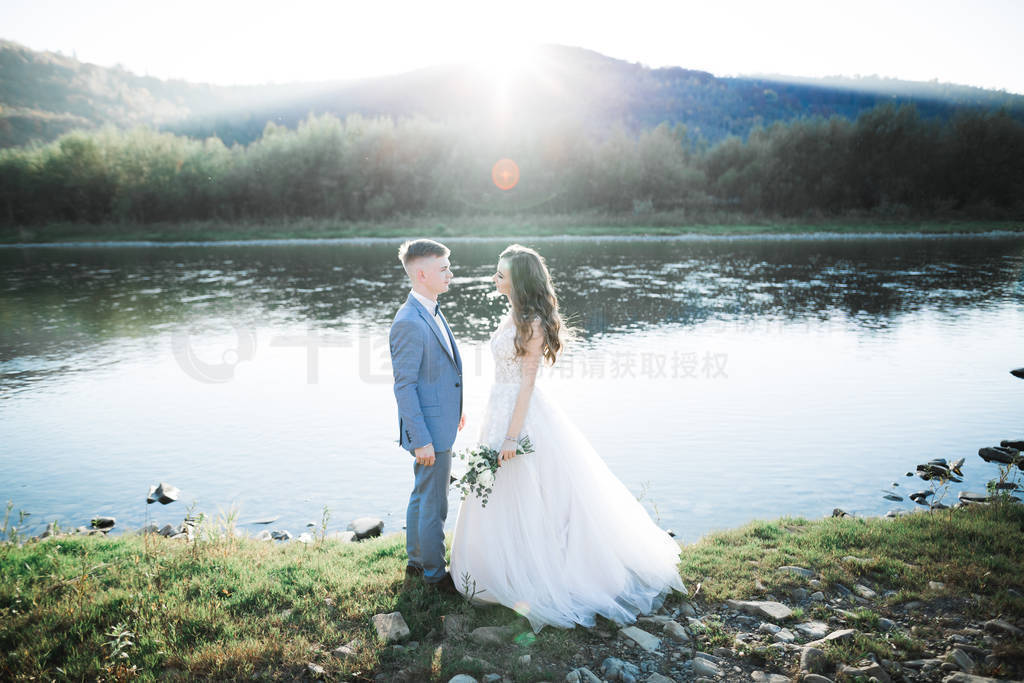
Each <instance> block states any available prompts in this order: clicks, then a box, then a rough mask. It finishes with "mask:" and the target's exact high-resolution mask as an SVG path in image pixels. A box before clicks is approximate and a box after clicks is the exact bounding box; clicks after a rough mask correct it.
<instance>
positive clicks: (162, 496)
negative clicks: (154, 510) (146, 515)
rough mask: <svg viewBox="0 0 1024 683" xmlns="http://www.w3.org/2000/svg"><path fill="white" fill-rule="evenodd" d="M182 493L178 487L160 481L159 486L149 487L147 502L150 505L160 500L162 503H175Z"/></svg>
mask: <svg viewBox="0 0 1024 683" xmlns="http://www.w3.org/2000/svg"><path fill="white" fill-rule="evenodd" d="M180 495H181V491H179V490H178V489H177V487H174V486H171V485H170V484H165V483H163V482H160V484H159V485H157V486H150V487H149V495H148V496H146V504H147V505H149V504H151V503H156V502H158V501H159V502H160V504H161V505H167V504H168V503H173V502H174V501H176V500H178V497H179V496H180Z"/></svg>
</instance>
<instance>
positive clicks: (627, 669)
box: [601, 657, 640, 683]
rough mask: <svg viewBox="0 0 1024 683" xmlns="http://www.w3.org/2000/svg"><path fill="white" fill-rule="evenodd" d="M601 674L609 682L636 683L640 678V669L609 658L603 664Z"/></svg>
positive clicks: (634, 665)
mask: <svg viewBox="0 0 1024 683" xmlns="http://www.w3.org/2000/svg"><path fill="white" fill-rule="evenodd" d="M601 673H602V674H603V675H604V677H605V680H608V681H623V683H635V681H636V680H637V678H638V677H639V676H640V667H638V666H637V665H636V664H631V663H630V662H626V661H623V660H621V659H619V658H617V657H608V658H607V659H605V660H604V661H603V662H601Z"/></svg>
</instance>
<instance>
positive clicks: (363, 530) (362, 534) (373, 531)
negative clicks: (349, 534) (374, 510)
mask: <svg viewBox="0 0 1024 683" xmlns="http://www.w3.org/2000/svg"><path fill="white" fill-rule="evenodd" d="M348 528H349V531H353V532H355V535H356V540H359V541H362V540H363V539H366V538H375V537H377V536H380V535H381V533H382V532H383V531H384V520H382V519H377V518H376V517H360V518H358V519H355V520H353V521H352V523H351V524H349V525H348Z"/></svg>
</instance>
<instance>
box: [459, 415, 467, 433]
mask: <svg viewBox="0 0 1024 683" xmlns="http://www.w3.org/2000/svg"><path fill="white" fill-rule="evenodd" d="M465 426H466V414H465V413H463V414H462V417H460V418H459V431H460V432H461V431H462V428H463V427H465Z"/></svg>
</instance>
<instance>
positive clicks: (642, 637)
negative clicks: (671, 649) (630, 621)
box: [619, 626, 661, 652]
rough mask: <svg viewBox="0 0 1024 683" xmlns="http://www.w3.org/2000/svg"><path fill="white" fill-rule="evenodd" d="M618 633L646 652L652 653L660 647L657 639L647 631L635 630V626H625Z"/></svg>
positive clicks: (659, 641)
mask: <svg viewBox="0 0 1024 683" xmlns="http://www.w3.org/2000/svg"><path fill="white" fill-rule="evenodd" d="M619 633H621V634H622V635H623V636H625V637H627V638H629V639H630V640H632V641H633V642H634V643H636V644H637V645H639V646H640V647H642V648H643V649H644V650H646V651H647V652H654V651H655V650H657V649H658V647H660V646H661V640H660V639H659V638H656V637H654V636H652V635H651V634H650V633H648V632H647V631H644V630H643V629H641V628H637V627H636V626H627V627H625V628H623V629H619Z"/></svg>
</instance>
